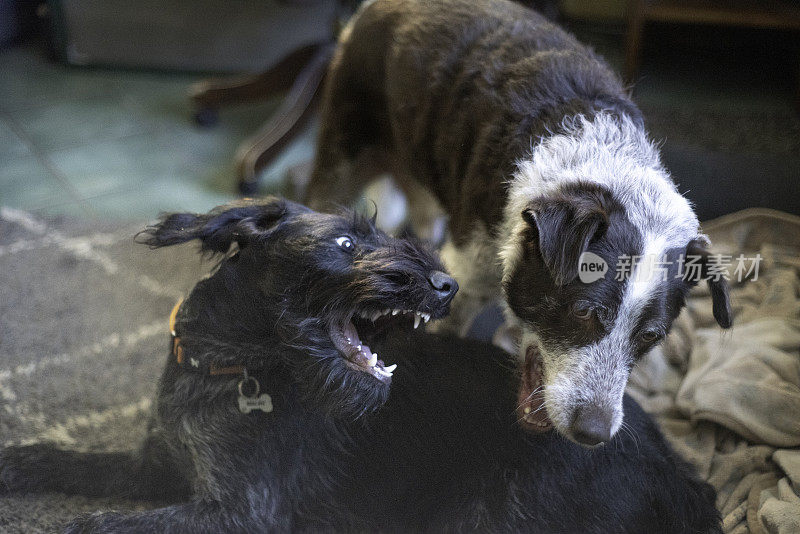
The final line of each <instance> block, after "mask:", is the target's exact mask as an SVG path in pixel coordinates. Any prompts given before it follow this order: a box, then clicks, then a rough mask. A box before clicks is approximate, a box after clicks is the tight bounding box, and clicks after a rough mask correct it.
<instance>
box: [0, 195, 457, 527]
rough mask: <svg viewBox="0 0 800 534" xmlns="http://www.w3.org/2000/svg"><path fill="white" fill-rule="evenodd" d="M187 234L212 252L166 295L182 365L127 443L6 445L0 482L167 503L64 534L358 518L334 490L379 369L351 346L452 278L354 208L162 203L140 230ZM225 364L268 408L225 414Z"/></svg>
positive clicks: (368, 408)
mask: <svg viewBox="0 0 800 534" xmlns="http://www.w3.org/2000/svg"><path fill="white" fill-rule="evenodd" d="M194 239H197V240H199V241H200V243H201V249H202V251H203V252H207V253H212V254H224V255H225V257H224V259H223V260H222V261H221V263H220V265H219V266H218V268H217V270H216V271H215V272H214V273H213V274H212V275H211V276H210V277H208V278H207V279H205V280H203V281H201V282H199V283H198V284H197V285H196V286H195V288H194V289H193V290H192V292H191V294H190V295H189V296H188V297H187V299H186V300H185V301H184V302H183V304H182V305H181V306H180V311H179V312H178V313H177V320H176V321H175V330H176V335H177V336H178V337H179V346H180V350H181V352H180V353H178V354H180V357H181V361H182V362H183V364H180V363H179V359H178V358H177V357H176V353H174V352H175V350H174V349H172V350H173V353H172V354H170V356H169V360H168V362H167V364H166V367H165V370H164V374H163V376H162V378H161V381H160V385H159V390H158V397H157V401H156V410H155V414H154V418H153V421H152V424H151V428H150V430H149V432H148V436H147V438H146V440H145V442H144V445H143V446H142V448H141V449H140V450H139V451H138V452H135V453H108V454H81V453H77V452H74V451H64V450H59V449H57V448H54V447H52V446H50V445H46V444H41V445H33V446H27V447H12V448H7V449H5V450H4V451H2V452H0V492H2V491H62V492H67V493H78V494H86V495H109V494H116V495H126V496H130V497H135V498H145V499H155V498H160V499H165V500H168V501H176V502H179V504H175V505H172V506H168V507H165V508H159V509H155V510H150V511H145V512H137V513H130V514H118V513H99V514H96V515H94V516H91V517H82V518H78V519H76V520H75V522H74V523H73V524H72V525H71V526H70V527H68V529H67V530H68V531H69V532H95V531H96V532H137V533H141V532H187V533H188V532H191V533H200V532H209V533H211V532H213V533H219V532H273V531H294V530H297V529H304V528H305V529H312V528H313V529H319V528H326V527H328V526H330V525H334V524H335V525H336V526H338V527H340V528H348V529H352V528H356V527H359V525H358V517H357V516H352V519H353V520H354V521H356V523H354V524H347V519H346V518H347V517H349V516H342V515H341V514H340V512H339V510H338V509H339V507H340V504H339V503H342V502H346V501H347V495H346V493H343V492H344V491H345V489H347V488H348V487H347V486H344V487H343V484H347V479H346V477H343V476H342V473H351V472H353V471H356V470H357V465H355V464H354V465H350V466H349V467H348V463H352V462H351V458H352V455H353V454H356V453H357V452H358V449H357V448H353V447H352V446H351V444H350V442H349V439H348V436H347V433H346V430H347V429H348V425H351V424H352V422H353V421H354V420H356V419H358V418H360V417H363V416H365V414H368V413H370V412H372V411H374V410H375V409H376V408H378V407H380V406H381V405H382V404H383V403H384V402H385V400H386V398H387V395H388V392H389V386H390V383H391V375H392V371H393V370H394V367H393V366H389V365H388V364H384V362H383V360H381V359H378V358H377V354H374V353H372V352H371V351H370V349H369V347H368V346H367V344H366V341H369V342H370V343H373V340H378V339H380V337H381V336H382V335H384V334H385V332H386V331H387V329H388V330H391V329H392V328H396V327H400V328H402V327H406V328H407V329H409V330H411V329H412V325H417V324H419V323H420V322H422V321H423V320H424V319H423V317H424V318H429V317H433V318H439V317H442V316H443V315H444V314H446V312H447V308H448V305H449V303H450V301H451V299H452V297H453V294H454V292H455V291H456V290H457V285H456V284H455V281H454V280H452V278H450V277H449V276H447V275H446V274H445V273H443V272H442V266H441V264H440V262H439V260H438V258H437V256H436V255H435V254H434V253H433V252H431V251H429V250H428V249H427V248H425V247H423V246H421V245H418V244H415V243H414V242H412V241H410V240H399V239H393V238H390V237H388V236H386V235H385V234H384V233H382V232H380V231H378V230H377V229H376V228H375V226H374V223H373V221H371V220H369V219H365V218H363V217H358V216H348V217H343V216H337V215H326V214H320V213H316V212H313V211H311V210H309V209H307V208H305V207H303V206H300V205H299V204H295V203H292V202H288V201H284V200H279V199H274V198H272V199H267V200H265V201H258V202H253V201H244V202H241V203H238V204H235V205H228V206H223V207H221V208H218V209H216V210H214V211H212V212H211V213H209V214H206V215H194V214H188V213H183V214H173V215H170V216H168V217H165V218H164V219H163V220H162V221H161V222H160V223H159V224H157V225H155V226H153V227H151V228H150V229H148V230H147V231H145V232H144V233H143V234H141V241H142V242H144V243H146V244H148V245H150V246H152V247H163V246H168V245H173V244H177V243H183V242H186V241H190V240H194ZM234 244H235V245H236V246H233V245H234ZM232 246H233V247H232ZM392 310H396V312H393V311H392ZM363 316H366V317H368V318H367V319H365V318H363ZM165 321H166V318H165ZM170 346H171V348H172V347H173V344H172V343H171V344H170ZM232 366H242V367H244V368H245V369H246V370H247V372H248V374H249V377H251V378H255V379H256V380H258V381H259V383H260V388H261V392H266V393H268V394H269V395H270V396H271V398H272V405H273V407H274V410H273V411H271V412H269V413H265V412H263V411H252V412H250V413H241V412H240V410H239V405H238V401H237V396H238V392H237V386H238V387H241V386H239V383H240V382H241V381H242V380H243V375H242V374H216V375H215V374H213V373H209V370H211V369H217V370H219V369H225V368H230V367H232ZM351 426H352V425H351ZM339 459H340V460H339ZM190 497H193V499H191V500H190ZM343 517H344V518H345V519H343Z"/></svg>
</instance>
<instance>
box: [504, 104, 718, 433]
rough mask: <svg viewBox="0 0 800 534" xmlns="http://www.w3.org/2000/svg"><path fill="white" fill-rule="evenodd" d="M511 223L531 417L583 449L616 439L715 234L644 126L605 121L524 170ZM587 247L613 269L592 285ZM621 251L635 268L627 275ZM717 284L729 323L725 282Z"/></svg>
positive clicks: (546, 151)
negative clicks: (633, 383)
mask: <svg viewBox="0 0 800 534" xmlns="http://www.w3.org/2000/svg"><path fill="white" fill-rule="evenodd" d="M626 129H627V131H626ZM587 135H588V136H590V138H589V139H586V138H585V137H586V136H587ZM598 135H601V136H602V137H603V142H595V141H597V139H596V136H598ZM548 173H549V174H548ZM506 223H507V225H508V226H507V230H508V231H509V233H508V234H506V235H508V236H509V240H508V241H507V243H506V244H505V246H504V247H503V249H502V250H501V256H502V259H503V268H504V273H503V290H504V292H505V296H506V302H507V304H508V309H509V312H510V314H511V317H512V318H513V319H514V320H516V321H517V322H518V323H519V324H520V326H521V328H522V332H523V336H522V342H521V353H522V359H523V377H522V387H521V391H520V398H519V401H520V414H519V415H520V419H521V420H522V423H523V424H524V425H525V426H527V427H529V428H531V429H533V430H538V431H544V430H547V429H549V428H550V427H551V426H553V427H555V428H556V430H558V431H559V432H560V433H562V434H563V435H565V436H567V437H568V438H570V439H572V440H574V441H577V442H579V443H581V444H584V445H590V446H591V445H596V444H598V443H601V442H604V441H607V440H609V439H610V438H611V437H612V436H613V435H614V434H615V433H616V432H617V430H618V429H619V428H620V426H621V424H622V420H623V412H622V398H623V394H624V390H625V386H626V384H627V380H628V376H629V373H630V370H631V367H632V366H633V364H634V363H635V362H636V360H638V359H639V358H641V357H642V356H643V355H644V354H645V353H646V352H647V351H649V350H650V349H651V348H652V347H653V346H655V345H656V344H658V343H659V342H660V341H661V340H662V339H663V338H664V337H665V336H666V334H667V332H669V330H670V327H671V326H672V322H673V320H674V319H675V318H676V317H677V315H678V313H679V312H680V310H681V308H682V307H683V305H684V303H685V298H686V295H687V294H688V292H689V290H690V289H691V286H692V285H693V283H696V280H690V279H687V276H685V275H684V276H682V275H681V271H680V268H681V265H682V263H681V262H682V261H683V259H684V258H686V257H687V256H695V255H697V256H699V258H700V260H701V261H700V263H701V268H702V265H705V264H706V263H707V257H708V253H707V251H706V249H705V247H706V246H707V244H708V242H707V239H706V238H705V237H704V236H702V235H700V234H699V233H698V223H697V219H696V217H695V215H694V213H693V212H692V210H691V208H690V206H689V204H688V202H687V201H686V200H685V199H684V198H683V197H682V196H680V195H679V194H678V193H677V191H676V189H675V186H674V184H673V183H672V182H671V180H670V179H669V176H668V175H667V174H666V172H665V171H663V170H662V169H661V167H660V165H658V158H657V155H655V154H654V149H653V147H652V146H651V145H650V143H649V142H647V140H646V138H645V137H644V136H643V135H641V134H640V133H638V129H637V128H636V127H635V125H633V124H626V123H625V122H624V121H622V122H620V121H618V120H611V119H609V120H605V119H604V118H602V117H601V118H600V119H598V118H595V121H594V122H593V123H589V122H587V121H584V122H583V123H582V124H581V125H580V127H578V128H577V129H576V130H575V131H573V132H572V133H571V134H568V135H564V136H554V138H551V139H549V140H547V141H544V142H543V143H542V145H540V146H539V147H537V149H535V150H534V155H533V157H532V160H531V162H530V163H529V164H523V165H520V173H519V175H518V176H517V177H516V180H515V182H514V183H512V188H511V193H510V199H509V205H508V211H507V219H506ZM587 252H588V253H592V254H594V255H595V257H599V258H601V259H602V261H604V262H605V263H606V264H607V265H608V266H609V269H608V271H607V272H606V273H605V276H602V277H599V278H598V279H596V280H594V281H590V282H589V281H587V282H584V281H582V280H581V278H582V277H581V276H579V264H580V263H581V262H580V258H581V256H582V255H583V254H584V253H587ZM620 258H630V259H631V267H630V268H626V269H623V270H621V271H618V270H617V268H616V266H617V265H618V264H619V261H620ZM684 274H693V273H689V272H686V273H684ZM700 274H701V276H702V273H700ZM709 284H710V285H711V286H712V296H713V297H714V314H715V317H716V318H717V321H718V322H719V324H720V325H721V326H723V327H728V326H730V323H731V318H730V315H731V314H730V303H729V300H728V292H727V286H726V285H725V281H724V279H720V280H718V281H711V280H710V281H709Z"/></svg>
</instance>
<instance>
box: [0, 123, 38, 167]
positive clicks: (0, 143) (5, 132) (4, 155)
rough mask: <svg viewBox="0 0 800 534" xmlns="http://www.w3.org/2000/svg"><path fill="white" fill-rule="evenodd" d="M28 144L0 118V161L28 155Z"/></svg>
mask: <svg viewBox="0 0 800 534" xmlns="http://www.w3.org/2000/svg"><path fill="white" fill-rule="evenodd" d="M30 153H31V151H30V149H29V148H28V146H27V145H26V144H25V143H24V142H23V140H22V139H20V138H19V136H18V135H17V134H15V133H14V131H13V130H12V129H11V127H10V125H9V124H8V123H7V122H6V121H5V120H3V119H2V118H0V161H2V160H5V159H10V158H15V157H19V156H27V155H30Z"/></svg>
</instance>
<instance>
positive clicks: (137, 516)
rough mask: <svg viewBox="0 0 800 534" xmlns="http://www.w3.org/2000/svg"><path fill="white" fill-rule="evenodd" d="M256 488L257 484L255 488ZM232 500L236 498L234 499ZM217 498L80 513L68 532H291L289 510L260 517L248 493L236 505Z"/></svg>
mask: <svg viewBox="0 0 800 534" xmlns="http://www.w3.org/2000/svg"><path fill="white" fill-rule="evenodd" d="M251 489H253V490H254V491H256V490H257V488H251ZM231 500H232V499H231ZM229 504H231V501H230V500H229V501H227V502H226V503H225V504H223V503H220V502H216V501H195V502H190V503H184V504H176V505H174V506H168V507H166V508H158V509H156V510H147V511H144V512H135V513H124V514H123V513H118V512H99V513H95V514H87V515H82V516H79V517H76V518H75V519H73V520H72V521H71V522H70V523H69V525H67V527H66V528H65V530H64V532H65V534H78V533H81V534H86V533H90V532H94V533H100V532H109V533H110V532H114V533H118V534H124V533H130V534H134V533H136V534H140V533H143V532H165V533H166V532H171V533H178V532H179V533H187V534H188V533H191V534H205V533H208V534H218V533H221V532H231V533H256V532H259V533H260V532H289V531H290V530H291V522H290V521H289V517H290V516H289V515H288V514H282V516H283V517H281V520H282V521H280V522H278V523H277V524H276V522H275V521H270V520H269V518H266V517H258V516H256V515H254V514H253V511H252V510H250V509H249V503H248V501H247V499H246V497H245V496H240V499H239V503H238V505H237V506H236V507H233V506H228V505H229Z"/></svg>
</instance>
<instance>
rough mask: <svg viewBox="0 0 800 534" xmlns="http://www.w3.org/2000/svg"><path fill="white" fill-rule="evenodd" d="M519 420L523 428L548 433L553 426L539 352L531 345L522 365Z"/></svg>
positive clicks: (518, 405)
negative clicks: (545, 401)
mask: <svg viewBox="0 0 800 534" xmlns="http://www.w3.org/2000/svg"><path fill="white" fill-rule="evenodd" d="M517 401H518V402H517V419H518V420H519V421H520V424H521V425H522V427H523V428H526V429H528V430H532V431H534V432H546V431H547V430H550V428H552V426H553V422H552V421H551V420H550V417H549V416H548V415H547V407H546V406H545V404H544V374H543V372H542V357H541V354H540V353H539V350H538V349H537V348H536V347H535V346H533V345H529V346H528V347H527V348H526V349H525V361H524V362H523V363H522V380H521V381H520V387H519V396H518V398H517Z"/></svg>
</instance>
